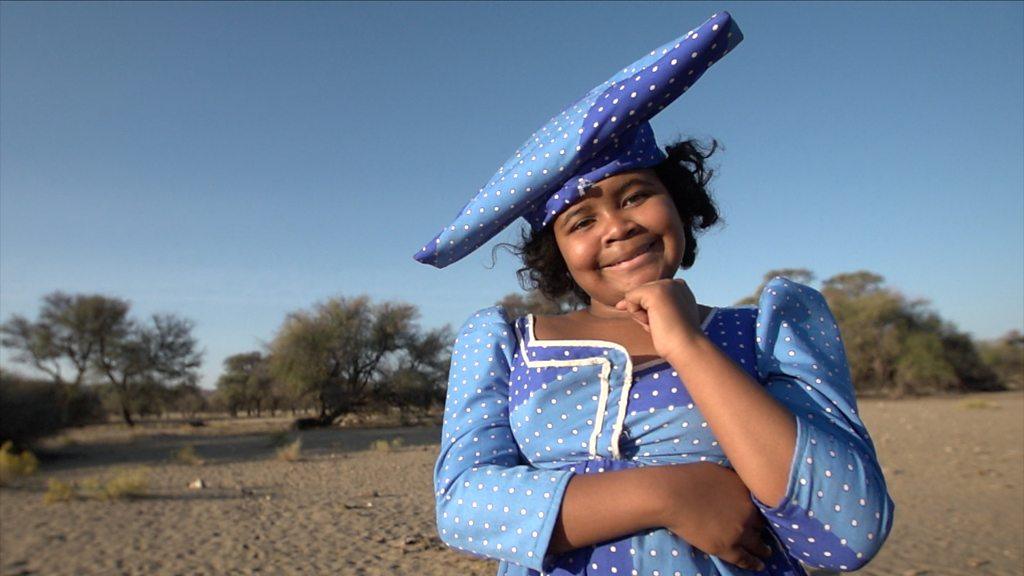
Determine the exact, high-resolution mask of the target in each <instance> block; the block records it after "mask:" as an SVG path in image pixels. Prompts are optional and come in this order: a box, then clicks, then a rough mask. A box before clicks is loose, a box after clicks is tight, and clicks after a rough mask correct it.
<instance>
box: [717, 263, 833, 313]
mask: <svg viewBox="0 0 1024 576" xmlns="http://www.w3.org/2000/svg"><path fill="white" fill-rule="evenodd" d="M776 276H782V277H784V278H789V279H790V280H793V281H794V282H799V283H801V284H810V283H812V282H814V273H813V272H811V271H810V270H808V269H806V268H778V269H775V270H769V271H768V272H765V274H764V278H763V279H762V280H761V285H760V286H758V287H757V290H755V291H754V293H753V294H752V295H750V296H747V297H745V298H742V299H740V300H739V301H738V302H736V305H737V306H756V305H757V303H758V302H759V301H760V300H761V292H762V291H763V290H764V287H765V286H767V285H768V282H770V281H771V279H772V278H775V277H776Z"/></svg>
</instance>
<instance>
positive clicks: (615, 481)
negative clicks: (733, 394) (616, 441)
mask: <svg viewBox="0 0 1024 576" xmlns="http://www.w3.org/2000/svg"><path fill="white" fill-rule="evenodd" d="M707 466H715V465H714V464H707V463H694V464H678V465H672V466H647V467H641V468H632V469H629V470H618V471H615V472H603V473H599V474H580V475H576V476H573V478H572V479H571V480H570V481H569V485H568V486H567V487H566V490H565V497H564V498H563V500H562V507H561V511H560V512H559V515H558V521H557V522H556V524H555V530H554V533H553V534H552V536H551V543H550V545H549V547H548V552H549V553H554V554H560V553H563V552H566V551H569V550H574V549H576V548H582V547H584V546H590V545H593V544H597V543H600V542H605V541H608V540H613V539H616V538H621V537H624V536H628V535H630V534H634V533H636V532H639V531H641V530H646V529H649V528H661V527H663V526H665V524H666V522H665V514H666V511H667V510H669V509H670V508H672V509H676V508H677V507H678V506H679V504H680V503H682V504H685V501H686V500H687V499H697V498H701V497H702V492H703V491H706V490H707V489H708V488H707V487H706V485H704V486H702V485H701V483H700V482H699V480H698V477H699V476H701V475H706V472H707V471H708V470H709V469H708V468H707ZM670 504H671V505H672V506H670Z"/></svg>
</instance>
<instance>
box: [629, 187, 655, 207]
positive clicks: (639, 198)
mask: <svg viewBox="0 0 1024 576" xmlns="http://www.w3.org/2000/svg"><path fill="white" fill-rule="evenodd" d="M650 196H651V192H649V191H647V190H641V191H640V192H636V193H634V194H630V195H629V196H626V199H625V200H623V201H622V204H623V205H626V206H628V205H630V204H640V203H641V202H643V201H644V200H646V199H647V198H649V197H650Z"/></svg>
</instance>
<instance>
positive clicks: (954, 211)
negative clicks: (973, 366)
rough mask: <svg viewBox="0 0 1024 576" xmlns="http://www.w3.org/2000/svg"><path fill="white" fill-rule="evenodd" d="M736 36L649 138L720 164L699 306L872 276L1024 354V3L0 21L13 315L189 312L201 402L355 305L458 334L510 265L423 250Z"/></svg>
mask: <svg viewBox="0 0 1024 576" xmlns="http://www.w3.org/2000/svg"><path fill="white" fill-rule="evenodd" d="M718 10H728V11H730V12H731V13H732V15H733V17H734V18H735V19H736V21H737V22H738V23H739V25H740V27H741V28H742V29H743V32H744V35H745V40H744V42H743V43H742V44H741V45H740V46H739V47H738V48H737V49H736V50H735V51H734V52H732V53H731V54H730V55H729V56H728V57H727V58H726V59H724V60H723V61H722V62H721V63H720V64H719V65H718V66H715V68H714V69H713V70H711V71H710V72H709V73H708V74H707V75H706V76H705V77H704V78H703V79H701V81H700V82H699V83H698V84H697V85H696V86H695V87H694V89H693V90H691V91H689V92H688V93H687V94H686V95H685V96H684V97H682V98H680V99H679V100H678V101H677V102H676V103H675V104H673V106H672V107H671V108H669V109H667V110H666V111H665V112H663V113H662V114H660V115H659V116H658V117H657V118H655V120H654V121H653V125H654V128H655V132H656V133H657V135H658V137H659V139H660V140H661V141H662V142H663V143H665V142H668V141H670V140H672V139H673V138H674V137H677V136H696V137H700V138H708V137H714V138H717V139H719V140H720V141H721V142H722V143H723V144H724V146H725V150H724V151H723V152H721V153H720V154H718V155H716V156H715V158H714V160H715V164H716V166H717V168H718V176H717V178H716V180H715V183H714V193H715V197H716V200H717V202H718V204H719V207H720V209H721V211H722V213H723V216H724V219H725V221H726V224H725V226H722V227H719V228H717V229H715V230H714V231H712V232H709V233H708V234H707V235H706V236H704V237H703V238H702V239H701V241H700V256H699V257H698V259H697V263H696V265H695V266H694V267H693V268H692V269H691V270H690V271H687V272H684V273H682V277H684V278H686V279H687V281H688V282H689V283H690V285H691V286H692V287H693V290H694V293H695V294H696V295H697V298H698V300H699V301H701V302H702V303H706V304H709V305H729V304H731V303H733V302H735V301H736V300H737V299H739V298H741V297H743V296H745V295H747V294H750V293H751V292H752V291H753V290H754V289H755V288H756V286H757V285H758V283H759V281H760V279H761V276H762V274H763V273H764V272H765V271H767V270H769V269H772V268H779V267H806V268H810V269H811V270H813V271H814V272H815V273H816V274H817V275H818V277H819V278H820V279H824V278H827V277H829V276H831V275H833V274H836V273H840V272H847V271H853V270H859V269H868V270H872V271H874V272H877V273H879V274H881V275H883V276H884V277H885V278H886V280H887V282H888V283H889V285H890V286H893V287H895V288H897V289H899V290H901V291H902V292H903V293H905V294H906V295H907V296H908V297H912V298H927V299H929V300H930V301H931V302H932V306H933V308H934V309H935V310H937V311H938V312H939V313H940V314H941V315H942V316H943V317H945V318H947V319H949V320H951V321H952V322H954V323H955V324H956V325H957V326H958V327H959V328H960V329H962V330H965V331H968V332H970V333H971V334H972V335H974V336H975V337H978V338H991V337H996V336H998V335H1001V334H1003V333H1005V332H1006V331H1007V330H1010V329H1022V328H1024V160H1022V158H1024V80H1022V71H1024V4H1022V3H981V2H971V3H960V4H957V3H935V4H928V3H907V4H898V3H896V4H892V3H884V4H883V3H795V4H772V3H749V4H748V3H742V2H718V3H700V2H698V3H686V4H674V3H653V4H646V3H629V4H616V3H600V4H589V3H564V4H547V3H508V4H498V3H492V4H460V3H440V4H439V3H424V4H385V3H373V4H348V3H346V4H327V3H308V4H305V3H288V4H271V3H253V4H245V3H224V4H200V3H189V4H170V3H140V4H125V3H111V4H85V3H73V4H59V3H12V2H4V3H3V4H2V5H0V317H2V319H4V320H6V319H7V318H9V317H10V315H11V314H16V313H17V314H25V315H28V316H30V317H35V314H36V312H37V310H38V307H39V303H40V300H41V297H42V296H43V295H44V294H46V293H48V292H51V291H54V290H63V291H66V292H83V293H103V294H108V295H114V296H118V297H122V298H126V299H128V300H130V301H131V302H132V304H133V312H134V314H135V315H137V316H139V317H144V316H146V315H148V314H151V313H154V312H174V313H177V314H180V315H182V316H185V317H188V318H191V319H192V320H194V321H195V322H196V332H195V333H196V335H197V336H198V338H199V340H200V342H201V344H202V346H203V348H204V349H205V350H206V356H205V364H204V366H203V372H204V380H203V382H204V385H206V386H212V385H213V383H214V382H215V380H216V377H217V375H218V374H219V373H220V369H221V362H222V361H223V359H224V358H225V357H226V356H228V355H230V354H234V353H238V352H244V351H248V350H252V349H257V348H259V347H260V346H261V345H262V343H265V342H268V341H269V340H271V339H272V338H273V335H274V333H275V331H276V330H277V328H278V327H279V326H280V324H281V322H282V320H283V319H284V317H285V315H286V314H287V313H288V312H291V311H295V310H299V309H306V308H309V307H310V306H312V305H313V304H314V303H315V302H318V301H322V300H324V299H326V298H328V297H331V296H335V295H357V294H363V293H365V294H369V295H371V296H372V297H374V298H375V299H398V300H404V301H407V302H412V303H414V304H416V305H417V306H419V308H420V310H421V312H422V316H421V324H422V325H423V326H425V327H432V326H439V325H441V324H444V323H450V324H453V325H455V326H458V325H459V324H461V322H462V321H463V320H464V319H465V318H466V317H467V316H468V315H469V314H470V313H472V312H473V311H474V310H476V309H477V308H481V307H484V306H487V305H490V304H492V303H493V302H494V301H496V300H497V299H499V298H500V297H501V296H502V295H503V294H506V293H508V292H511V291H514V290H517V289H518V285H517V284H516V282H515V274H514V271H515V269H516V267H517V266H516V261H515V259H514V258H513V257H512V256H510V255H507V254H505V255H501V256H499V257H498V260H497V263H496V265H495V266H494V267H493V268H489V267H488V266H489V264H490V260H491V259H490V254H489V253H490V251H489V250H482V251H479V252H478V253H476V254H474V255H472V256H470V257H468V258H467V259H465V260H463V261H462V262H460V263H457V264H455V265H453V266H451V267H449V268H447V269H445V270H443V271H439V270H436V269H434V268H431V267H427V266H424V265H422V264H418V263H416V262H415V261H414V260H413V259H412V254H413V253H414V252H415V251H417V250H418V249H419V248H420V246H421V245H422V244H424V243H425V242H426V241H428V240H430V238H432V237H433V235H434V233H435V232H436V231H437V230H438V229H439V228H440V227H441V226H443V225H445V224H446V223H447V222H448V221H449V220H450V219H451V217H452V216H454V215H455V213H456V212H457V211H458V210H459V208H461V206H462V205H463V204H464V203H465V201H466V200H468V199H469V198H470V197H471V196H472V195H473V194H474V193H475V191H476V190H477V189H478V188H479V187H480V186H481V185H482V184H484V183H485V182H486V181H487V179H488V178H489V177H490V175H491V174H492V173H493V172H494V171H495V170H496V169H497V167H498V166H499V165H500V164H501V163H502V162H503V161H504V160H505V159H506V158H507V157H508V155H510V154H511V153H512V152H513V151H514V150H515V148H516V147H517V146H519V144H521V143H522V141H523V140H525V139H526V137H527V136H529V134H530V133H531V132H532V131H533V130H534V129H536V128H538V127H540V125H541V124H542V123H543V122H544V121H546V120H547V119H548V118H549V117H550V116H551V115H553V114H554V113H556V112H558V111H559V110H561V109H562V108H563V107H564V106H565V105H567V104H569V103H571V102H573V101H574V100H575V99H576V98H578V97H579V96H580V95H582V94H583V93H584V92H586V91H587V90H588V89H590V88H591V87H593V86H594V85H596V84H597V83H599V82H601V81H603V80H605V79H606V78H607V77H609V76H611V74H612V73H614V72H615V71H616V70H617V69H618V68H620V67H622V66H625V65H626V64H628V63H630V62H632V61H633V60H634V59H636V58H637V57H639V56H640V55H642V54H644V53H645V52H647V51H649V50H651V49H653V48H654V47H655V46H657V45H660V44H661V43H662V42H665V41H667V40H670V39H672V38H674V37H676V36H679V35H681V34H684V33H685V32H686V31H687V30H689V29H690V28H693V27H694V26H696V25H697V24H699V23H701V22H703V21H704V20H705V19H706V18H708V17H709V16H710V15H711V14H712V13H714V12H716V11H718ZM510 237H511V235H506V236H505V237H504V238H505V239H508V238H510ZM9 358H10V353H9V352H8V351H3V352H2V357H0V359H2V360H3V361H4V362H5V363H6V364H9Z"/></svg>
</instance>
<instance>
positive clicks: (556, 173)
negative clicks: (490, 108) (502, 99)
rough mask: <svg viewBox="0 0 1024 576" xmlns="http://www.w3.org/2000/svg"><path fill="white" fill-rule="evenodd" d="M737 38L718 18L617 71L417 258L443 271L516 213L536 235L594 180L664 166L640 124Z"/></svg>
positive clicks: (538, 138)
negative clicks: (659, 164) (537, 231)
mask: <svg viewBox="0 0 1024 576" xmlns="http://www.w3.org/2000/svg"><path fill="white" fill-rule="evenodd" d="M742 39H743V34H742V33H741V32H740V30H739V28H738V27H737V26H736V23H735V22H733V20H732V17H730V16H729V13H728V12H719V13H717V14H714V15H712V16H711V18H709V19H708V20H707V21H706V22H704V23H703V24H701V25H700V26H698V27H697V28H695V29H693V30H690V31H689V32H687V33H686V34H685V35H683V36H681V37H679V38H677V39H675V40H672V41H671V42H669V43H667V44H665V45H663V46H661V47H659V48H657V49H655V50H653V51H651V53H650V54H648V55H646V56H644V57H643V58H641V59H639V60H637V61H636V62H634V63H633V64H631V65H630V66H627V67H626V68H623V69H622V71H621V72H619V73H618V74H616V75H615V76H612V77H611V78H610V79H608V80H607V81H605V82H604V83H602V84H600V85H598V86H597V87H596V88H594V89H593V90H591V91H590V92H588V93H587V94H586V95H585V96H583V97H582V98H580V99H579V100H578V101H576V102H575V103H573V104H572V105H571V106H569V107H568V108H566V109H565V110H563V111H562V112H561V113H559V114H556V115H555V116H554V117H553V118H551V120H548V122H547V124H545V125H544V126H543V127H542V128H541V129H540V130H538V131H536V132H534V133H533V134H532V135H531V136H530V138H529V139H528V140H527V141H526V142H525V143H524V144H523V145H522V146H520V147H519V149H518V150H516V152H515V154H513V155H512V157H511V158H509V159H508V161H506V162H505V164H504V165H503V166H502V167H501V168H498V171H497V173H495V174H494V176H493V177H492V178H491V180H490V182H488V183H487V185H486V186H484V187H483V188H481V189H480V191H479V192H478V193H477V195H476V196H475V197H474V198H473V199H472V200H470V202H469V203H468V204H466V206H465V207H464V208H463V209H462V210H460V211H459V214H458V216H457V217H456V218H455V220H454V221H453V222H452V223H451V224H449V225H448V226H447V227H446V228H444V229H443V230H441V232H440V233H439V234H438V235H437V236H436V237H435V238H434V239H433V240H431V241H430V242H429V243H428V244H427V245H426V246H424V247H423V249H421V250H420V251H419V252H418V253H417V254H416V256H415V258H416V259H417V260H419V261H420V262H423V263H424V264H433V265H434V266H437V267H438V268H444V267H445V266H447V265H449V264H451V263H452V262H456V261H458V260H460V259H462V258H463V257H465V256H466V255H468V254H469V253H471V252H472V251H474V250H476V249H477V248H479V247H480V246H481V245H483V244H484V243H485V242H487V241H488V240H490V239H491V238H493V237H494V236H495V235H496V234H498V233H499V232H501V231H502V230H503V229H504V228H505V227H506V226H508V225H509V224H511V223H512V222H513V221H514V220H515V219H516V218H519V217H520V216H522V217H523V218H525V219H526V220H527V221H528V222H529V223H530V225H531V226H532V227H533V229H534V230H539V229H542V228H543V227H545V226H547V225H548V224H550V223H551V222H552V221H553V220H554V219H555V217H557V216H558V214H559V213H561V212H562V210H564V209H565V208H567V207H568V206H569V205H571V204H572V203H573V202H575V201H576V199H578V198H579V197H580V196H581V195H582V194H583V193H584V192H585V191H586V189H587V187H589V186H590V185H592V184H593V183H594V182H597V181H599V180H602V179H604V178H608V177H609V176H613V175H615V174H619V173H622V172H626V171H629V170H639V169H641V168H650V167H651V166H654V165H656V164H658V163H659V162H661V161H662V160H664V159H665V157H666V156H665V153H664V152H662V151H661V149H660V148H658V143H657V142H656V141H655V139H654V131H653V130H652V129H651V125H650V123H648V120H650V119H651V118H652V117H654V116H655V115H656V114H657V113H658V112H661V111H662V110H663V109H664V108H665V107H666V106H668V105H669V104H671V103H672V102H673V101H674V100H675V99H676V98H678V97H679V96H680V95H682V94H683V92H686V91H687V90H688V89H689V88H690V87H691V86H693V84H694V82H696V81H697V79H698V78H700V77H701V75H702V74H704V72H705V71H706V70H707V69H708V68H709V67H710V66H711V65H712V64H714V63H715V62H717V61H718V60H719V59H720V58H722V57H723V56H725V55H726V54H728V53H729V51H730V50H732V49H733V48H734V47H735V46H736V45H737V44H739V42H740V41H741V40H742Z"/></svg>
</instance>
